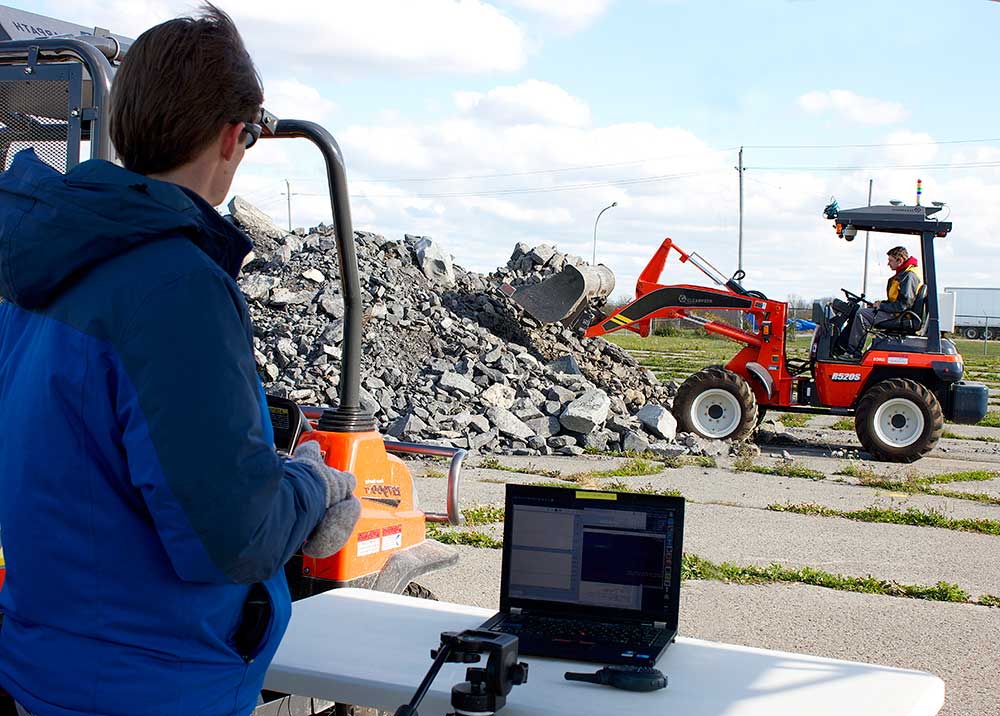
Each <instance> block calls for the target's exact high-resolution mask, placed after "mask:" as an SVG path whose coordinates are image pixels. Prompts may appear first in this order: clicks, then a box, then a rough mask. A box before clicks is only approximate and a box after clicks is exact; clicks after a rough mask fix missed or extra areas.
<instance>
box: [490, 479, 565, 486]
mask: <svg viewBox="0 0 1000 716" xmlns="http://www.w3.org/2000/svg"><path fill="white" fill-rule="evenodd" d="M484 482H485V480H484ZM524 484H525V485H532V486H534V487H579V485H578V484H577V483H575V482H567V481H566V480H539V481H538V482H526V483H524Z"/></svg>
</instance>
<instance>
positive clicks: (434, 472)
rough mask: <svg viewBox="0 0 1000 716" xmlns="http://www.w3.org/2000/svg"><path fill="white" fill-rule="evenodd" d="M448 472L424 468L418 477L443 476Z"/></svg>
mask: <svg viewBox="0 0 1000 716" xmlns="http://www.w3.org/2000/svg"><path fill="white" fill-rule="evenodd" d="M447 474H448V473H446V472H442V471H441V470H435V469H434V468H431V469H430V470H425V471H424V474H423V475H421V476H420V477H445V476H446V475H447Z"/></svg>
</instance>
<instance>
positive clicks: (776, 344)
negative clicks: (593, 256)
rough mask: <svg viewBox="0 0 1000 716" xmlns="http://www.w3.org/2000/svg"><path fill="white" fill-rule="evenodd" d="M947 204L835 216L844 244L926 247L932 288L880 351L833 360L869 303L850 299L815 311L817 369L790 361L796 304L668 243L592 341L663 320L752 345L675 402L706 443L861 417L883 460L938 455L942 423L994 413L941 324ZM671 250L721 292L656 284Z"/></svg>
mask: <svg viewBox="0 0 1000 716" xmlns="http://www.w3.org/2000/svg"><path fill="white" fill-rule="evenodd" d="M939 209H940V207H938V206H930V207H925V206H919V205H918V206H896V205H890V206H872V207H862V208H858V209H849V210H843V211H839V210H837V209H836V205H835V204H832V205H831V207H828V211H827V217H828V218H831V219H834V220H835V221H836V229H837V233H838V235H840V236H841V237H843V238H846V239H847V240H851V239H853V237H854V235H855V234H856V233H857V232H858V231H873V232H879V233H891V234H910V235H915V236H919V237H920V248H921V253H922V258H923V261H922V265H923V269H924V272H925V277H924V285H923V287H922V288H921V289H920V291H919V292H918V295H917V300H916V303H915V305H914V306H913V308H912V309H911V310H909V311H905V312H904V313H903V314H902V315H900V316H898V317H896V318H894V319H893V320H892V321H886V322H883V323H877V324H876V325H875V326H874V327H873V331H874V334H875V335H874V339H873V341H872V343H871V346H870V347H869V348H868V349H867V350H866V351H865V352H864V354H863V355H862V356H861V357H860V358H858V359H848V358H842V357H838V356H835V354H834V350H833V348H834V346H835V345H836V341H837V339H838V338H839V337H840V332H841V331H842V330H844V329H845V328H846V325H847V323H848V319H849V317H850V316H852V315H853V313H854V312H855V311H856V310H857V309H858V308H859V307H860V304H862V303H867V302H866V301H865V300H864V298H863V297H862V296H857V295H855V294H853V293H851V292H850V291H847V290H846V289H843V291H844V294H845V295H846V297H847V299H848V300H847V301H839V300H838V301H834V302H833V304H831V305H830V306H821V305H820V304H818V303H817V304H815V305H814V306H813V320H814V321H815V322H816V323H817V327H816V330H815V334H814V336H813V342H812V347H811V350H810V357H809V360H805V361H796V360H793V359H789V358H788V357H787V355H786V345H785V339H786V335H785V326H786V318H787V315H788V304H787V303H784V302H782V301H774V300H771V299H768V298H767V297H766V296H764V294H762V293H760V292H758V291H751V290H747V289H745V288H744V287H743V286H742V284H741V281H742V280H743V278H744V274H742V273H737V274H736V275H735V276H733V277H732V278H726V277H725V276H724V275H722V274H721V273H720V272H719V271H718V270H716V269H715V267H713V266H712V265H711V264H710V263H708V262H707V261H705V259H703V258H701V257H700V256H698V254H695V253H691V254H688V253H686V252H684V251H682V250H681V249H680V248H678V247H677V246H676V245H674V243H673V241H672V240H671V239H665V240H664V241H663V243H662V244H661V246H660V248H659V249H658V250H657V252H656V254H655V255H654V256H653V258H652V259H651V260H650V262H649V264H648V265H647V266H646V268H645V269H644V270H643V272H642V274H641V275H640V276H639V280H638V282H637V284H636V298H635V300H634V301H632V302H631V303H629V304H627V305H626V306H624V307H622V308H621V309H619V310H617V311H614V312H613V313H612V314H611V315H609V316H607V317H605V318H603V319H601V320H600V321H598V322H597V323H595V324H594V325H593V326H591V327H590V328H589V329H588V330H587V333H586V335H587V336H600V335H603V334H605V333H610V332H612V331H618V330H621V329H623V328H624V329H627V330H631V331H634V332H636V333H638V334H639V335H641V336H648V335H649V331H650V323H651V321H652V319H654V318H682V319H685V320H688V321H691V322H693V323H695V324H697V325H700V326H701V327H702V328H704V329H705V330H706V331H708V332H709V333H714V334H716V335H719V336H722V337H724V338H728V339H730V340H732V341H736V342H737V343H742V344H743V345H744V347H743V349H742V350H740V351H739V352H738V353H737V354H736V355H735V356H734V357H733V358H732V359H731V360H730V361H729V362H728V363H727V364H726V365H725V366H713V367H708V368H705V369H703V370H701V371H699V372H697V373H695V374H694V375H692V376H690V377H689V378H688V379H687V380H686V381H684V383H683V384H682V385H681V386H680V388H679V389H678V391H677V396H676V397H675V398H674V406H673V413H674V417H675V418H676V419H677V423H678V428H679V429H680V430H684V431H689V432H693V433H697V434H698V435H701V436H703V437H706V438H716V439H727V438H729V439H742V438H745V437H747V436H749V435H750V433H751V432H752V431H753V430H754V428H755V427H756V425H757V423H758V419H759V417H762V411H765V410H769V409H773V410H781V411H785V412H799V413H817V414H832V415H844V416H853V417H854V420H855V430H856V432H857V435H858V439H859V440H860V441H861V444H862V446H863V447H864V448H865V450H867V451H868V452H869V453H871V454H872V455H873V456H874V457H876V458H878V459H880V460H889V461H895V462H912V461H913V460H916V459H918V458H920V457H921V456H923V455H925V454H926V453H928V452H929V451H930V450H932V449H933V448H934V446H935V445H936V444H937V442H938V440H939V439H940V437H941V432H942V429H943V427H944V421H945V419H948V420H951V421H953V422H957V423H975V422H978V421H980V420H982V419H983V417H985V415H986V406H987V400H988V392H987V388H986V386H985V385H983V384H981V383H971V382H968V381H964V380H962V375H963V372H964V366H963V364H962V356H960V355H959V354H958V351H956V350H955V346H954V344H953V343H952V342H951V341H949V340H947V339H945V338H943V337H942V336H941V331H940V320H939V318H940V317H939V314H938V293H937V274H936V270H935V263H934V240H935V239H937V238H943V237H945V236H947V235H948V232H950V231H951V223H950V222H945V221H939V220H937V219H936V218H933V215H934V214H935V213H937V211H938V210H939ZM671 251H674V252H676V253H677V255H678V256H679V258H680V260H681V262H682V263H692V264H694V265H695V266H696V267H697V268H698V269H700V270H701V271H702V273H704V274H705V275H706V276H707V277H708V278H709V279H710V280H711V281H712V282H713V283H714V284H715V285H714V286H711V287H705V286H696V285H690V284H678V285H670V286H667V285H663V284H660V283H659V280H660V275H661V273H662V272H663V268H664V265H665V263H666V260H667V257H668V255H669V253H670V252H671ZM698 311H713V312H715V311H737V312H739V313H742V314H747V315H749V316H751V317H752V320H750V321H749V323H750V325H751V326H752V328H750V329H743V328H738V327H736V326H734V325H731V324H729V323H726V322H723V321H719V320H714V319H712V318H711V317H705V316H701V315H698V313H697V312H698Z"/></svg>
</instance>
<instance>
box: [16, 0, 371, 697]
mask: <svg viewBox="0 0 1000 716" xmlns="http://www.w3.org/2000/svg"><path fill="white" fill-rule="evenodd" d="M262 101H263V96H262V90H261V86H260V80H259V77H258V75H257V72H256V70H255V69H254V66H253V63H252V61H251V59H250V57H249V55H248V54H247V52H246V50H245V48H244V46H243V43H242V40H241V39H240V36H239V33H238V32H237V30H236V28H235V26H234V25H233V24H232V21H231V20H230V19H229V18H228V16H226V15H225V14H224V13H222V12H221V11H219V10H217V9H216V8H214V7H213V6H211V5H207V6H206V7H205V8H204V10H203V12H202V14H201V16H200V17H198V18H196V19H193V18H180V19H177V20H172V21H170V22H166V23H164V24H162V25H159V26H157V27H155V28H153V29H151V30H149V31H148V32H146V33H144V34H143V35H142V36H141V37H140V38H139V39H138V40H137V41H136V43H135V44H134V45H132V47H131V49H130V51H129V53H128V56H127V58H126V59H125V61H124V63H123V64H122V66H121V68H120V69H119V71H118V75H117V77H116V79H115V85H114V89H113V105H114V109H113V116H112V140H113V141H114V144H115V147H116V149H117V151H118V153H119V156H120V158H121V160H122V163H123V164H124V167H119V166H116V165H114V164H110V163H108V162H103V161H96V160H92V161H87V162H84V163H82V164H80V165H78V166H77V167H75V168H74V169H72V170H71V171H69V172H68V173H67V174H66V175H63V174H60V173H59V172H57V171H55V170H53V169H51V168H50V167H49V166H48V165H46V164H44V163H43V162H41V161H40V160H39V159H38V158H37V156H36V155H35V154H34V152H33V151H30V150H25V151H23V152H21V153H19V154H18V155H17V156H16V157H15V158H14V161H13V163H12V165H11V167H10V169H9V170H8V171H7V172H5V173H4V174H2V175H0V296H3V297H4V300H3V302H2V303H0V524H2V525H3V546H4V554H5V557H6V563H7V576H6V583H5V584H4V587H3V590H2V592H0V610H2V612H3V627H2V632H0V686H2V687H3V688H4V689H6V690H7V691H8V692H9V693H10V694H11V695H12V696H13V697H14V699H15V700H16V701H17V702H18V703H19V704H20V706H21V708H22V709H23V710H26V711H28V712H30V713H32V714H36V715H38V716H93V715H97V714H100V715H102V716H117V715H121V716H125V715H128V716H138V715H150V716H154V715H155V716H160V715H162V716H167V715H168V714H169V715H170V716H189V715H190V716H193V715H194V714H199V715H201V716H229V715H235V714H246V713H249V712H250V711H252V710H253V708H254V705H255V703H256V699H257V694H258V692H259V690H260V688H261V684H262V682H263V678H264V672H265V670H266V668H267V666H268V664H269V663H270V661H271V658H272V656H273V655H274V652H275V650H276V648H277V645H278V642H279V640H280V639H281V636H282V634H283V633H284V630H285V627H286V625H287V622H288V619H289V616H290V611H291V607H290V599H289V594H288V586H287V584H286V582H285V577H284V572H283V565H284V564H285V562H286V561H287V560H288V559H289V557H290V556H291V555H292V554H293V553H294V552H295V551H296V550H297V549H299V548H300V547H301V546H302V545H303V543H306V552H307V553H309V554H312V555H313V556H320V557H322V556H326V555H328V554H331V553H332V552H334V551H336V549H338V548H339V547H340V546H341V545H342V544H343V542H344V540H346V538H347V535H348V534H349V533H350V531H351V529H352V528H353V525H354V523H355V522H356V520H357V518H358V515H359V513H360V503H358V501H357V500H356V499H355V498H354V497H353V495H352V494H351V491H352V490H353V488H354V478H353V477H352V476H350V475H346V474H343V473H338V472H336V471H334V470H331V469H330V468H328V467H326V466H325V465H324V464H323V462H322V460H321V459H320V457H319V452H318V448H317V447H316V443H310V448H309V449H308V450H303V449H301V448H300V450H299V451H297V452H296V458H295V459H292V460H287V459H282V458H281V457H279V456H278V455H277V454H276V452H275V450H274V446H273V436H272V431H271V425H270V421H269V419H268V414H267V409H266V405H265V401H264V393H263V389H262V386H261V383H260V380H259V378H258V377H257V374H256V370H255V362H254V356H253V347H252V346H253V344H252V333H251V327H250V321H249V316H248V312H247V307H246V303H245V301H244V299H243V296H242V295H241V293H240V291H239V289H238V287H237V285H236V283H235V281H234V279H235V277H236V275H237V273H238V271H239V269H240V266H241V264H242V260H243V258H244V257H245V256H246V254H247V253H248V252H249V250H250V248H251V243H250V240H249V239H248V237H247V236H246V235H245V234H243V233H242V232H241V231H239V230H238V229H236V228H235V227H234V226H233V225H232V224H230V223H229V222H228V221H225V220H224V219H222V217H220V216H219V214H218V213H217V212H216V211H215V209H213V206H215V205H218V204H219V203H221V202H222V200H223V199H224V197H225V196H226V194H227V193H228V191H229V187H230V184H231V182H232V178H233V175H234V173H235V171H236V168H237V167H238V166H239V164H240V161H241V160H242V158H243V155H244V152H245V151H247V150H248V149H249V148H250V147H251V146H252V145H253V143H254V142H255V141H256V138H257V137H258V136H259V133H260V127H259V126H258V125H256V124H255V123H254V122H255V119H256V118H257V117H258V116H259V111H260V106H261V103H262Z"/></svg>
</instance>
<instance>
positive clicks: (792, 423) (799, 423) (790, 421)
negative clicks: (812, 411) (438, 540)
mask: <svg viewBox="0 0 1000 716" xmlns="http://www.w3.org/2000/svg"><path fill="white" fill-rule="evenodd" d="M811 419H812V416H811V415H809V414H808V413H782V414H781V417H780V418H778V420H780V421H781V422H782V423H783V424H784V425H785V426H786V427H789V428H803V427H805V425H806V423H808V422H809V421H810V420H811Z"/></svg>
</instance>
